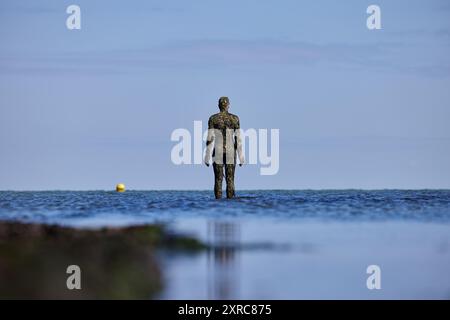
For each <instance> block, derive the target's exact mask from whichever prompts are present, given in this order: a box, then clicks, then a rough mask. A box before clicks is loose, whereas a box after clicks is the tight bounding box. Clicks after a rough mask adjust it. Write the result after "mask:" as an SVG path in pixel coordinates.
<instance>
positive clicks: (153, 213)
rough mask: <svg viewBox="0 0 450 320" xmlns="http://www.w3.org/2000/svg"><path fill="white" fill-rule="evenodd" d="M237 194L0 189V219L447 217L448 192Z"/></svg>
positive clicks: (449, 217)
mask: <svg viewBox="0 0 450 320" xmlns="http://www.w3.org/2000/svg"><path fill="white" fill-rule="evenodd" d="M238 195H239V196H238V197H237V198H236V199H233V200H227V199H223V200H220V201H216V200H214V199H213V194H212V192H210V191H127V192H125V193H117V192H112V191H41V192H27V191H25V192H15V191H0V218H1V219H13V220H20V221H33V222H46V223H62V224H73V225H77V224H81V225H85V226H89V225H102V224H105V225H111V224H128V223H136V222H153V221H172V220H174V219H180V218H182V219H185V218H198V217H205V218H243V219H259V218H273V219H276V220H285V219H286V220H288V219H291V220H295V219H305V218H308V219H315V220H317V219H319V220H334V221H373V220H378V221H383V220H408V221H411V220H413V221H435V222H449V221H450V190H420V191H401V190H381V191H358V190H344V191H281V190H270V191H241V192H239V194H238Z"/></svg>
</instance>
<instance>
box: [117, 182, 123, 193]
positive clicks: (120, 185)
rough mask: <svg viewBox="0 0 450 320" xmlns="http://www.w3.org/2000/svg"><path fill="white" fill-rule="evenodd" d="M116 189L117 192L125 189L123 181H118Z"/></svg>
mask: <svg viewBox="0 0 450 320" xmlns="http://www.w3.org/2000/svg"><path fill="white" fill-rule="evenodd" d="M116 191H117V192H124V191H125V185H124V184H123V183H119V184H118V185H117V186H116Z"/></svg>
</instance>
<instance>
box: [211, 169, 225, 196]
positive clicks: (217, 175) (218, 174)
mask: <svg viewBox="0 0 450 320" xmlns="http://www.w3.org/2000/svg"><path fill="white" fill-rule="evenodd" d="M213 169H214V195H215V197H216V199H220V198H222V181H223V164H217V163H213Z"/></svg>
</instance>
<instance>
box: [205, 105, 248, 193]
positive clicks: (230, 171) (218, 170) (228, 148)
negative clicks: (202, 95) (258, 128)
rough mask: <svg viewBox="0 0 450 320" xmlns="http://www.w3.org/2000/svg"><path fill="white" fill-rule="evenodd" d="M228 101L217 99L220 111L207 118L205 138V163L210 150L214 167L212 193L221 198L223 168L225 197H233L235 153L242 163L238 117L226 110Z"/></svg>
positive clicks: (207, 163) (207, 161)
mask: <svg viewBox="0 0 450 320" xmlns="http://www.w3.org/2000/svg"><path fill="white" fill-rule="evenodd" d="M229 107H230V101H229V99H228V98H227V97H221V98H220V99H219V109H220V112H219V113H216V114H214V115H212V116H211V117H210V118H209V120H208V137H207V139H206V147H207V148H206V154H205V164H206V165H207V166H209V162H210V154H211V149H212V147H213V142H214V149H213V150H212V157H213V168H214V180H215V183H214V195H215V197H216V199H220V198H222V181H223V174H224V169H225V179H226V183H227V198H233V197H234V171H235V168H236V153H238V154H239V162H240V163H239V166H242V164H243V163H244V155H243V154H242V141H241V136H240V124H239V117H238V116H236V115H234V114H231V113H229V112H228V108H229Z"/></svg>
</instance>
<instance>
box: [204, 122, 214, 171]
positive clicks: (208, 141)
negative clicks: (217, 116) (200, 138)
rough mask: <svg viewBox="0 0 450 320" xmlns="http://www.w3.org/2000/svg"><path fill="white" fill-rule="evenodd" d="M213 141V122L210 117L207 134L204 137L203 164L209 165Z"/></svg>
mask: <svg viewBox="0 0 450 320" xmlns="http://www.w3.org/2000/svg"><path fill="white" fill-rule="evenodd" d="M213 142H214V124H213V120H212V118H209V120H208V135H207V137H206V152H205V164H206V165H207V166H208V167H209V163H210V161H211V152H212V148H213Z"/></svg>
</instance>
